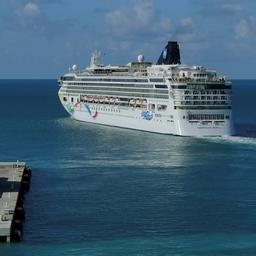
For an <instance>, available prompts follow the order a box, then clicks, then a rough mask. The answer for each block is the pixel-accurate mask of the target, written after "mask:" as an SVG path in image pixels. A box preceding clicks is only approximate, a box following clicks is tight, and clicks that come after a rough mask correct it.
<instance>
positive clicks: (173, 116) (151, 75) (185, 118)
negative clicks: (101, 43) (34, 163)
mask: <svg viewBox="0 0 256 256" xmlns="http://www.w3.org/2000/svg"><path fill="white" fill-rule="evenodd" d="M59 84H60V87H61V88H60V90H59V98H60V101H61V103H62V105H63V106H64V108H65V109H66V111H67V112H68V113H69V114H70V115H71V116H72V117H73V118H74V119H76V120H79V121H84V122H90V123H95V124H104V125H109V126H117V127H124V128H130V129H137V130H142V131H149V132H155V133H162V134H174V135H181V136H223V135H233V134H234V127H233V118H232V101H231V93H232V92H231V83H230V81H228V80H226V78H225V77H224V76H220V75H218V74H217V73H216V71H212V70H208V69H206V68H205V67H202V66H188V65H183V64H181V62H180V51H179V45H178V43H177V42H168V44H167V46H166V47H165V49H164V50H163V51H162V53H161V55H160V57H159V59H158V61H157V63H156V64H152V63H150V62H145V61H144V56H143V55H139V56H138V61H136V62H130V63H128V64H127V65H123V66H112V65H108V66H104V65H101V64H100V53H99V52H95V53H93V55H92V57H91V63H90V66H89V67H87V68H86V69H84V70H77V67H76V65H74V66H73V67H72V69H71V70H70V72H69V73H67V74H65V75H63V76H62V77H61V78H60V80H59Z"/></svg>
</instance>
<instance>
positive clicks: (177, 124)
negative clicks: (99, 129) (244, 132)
mask: <svg viewBox="0 0 256 256" xmlns="http://www.w3.org/2000/svg"><path fill="white" fill-rule="evenodd" d="M85 105H86V107H85ZM64 107H65V109H66V110H67V112H68V113H69V114H70V115H71V116H72V117H73V118H74V119H76V120H78V121H82V122H89V123H94V124H102V125H108V126H115V127H121V128H128V129H135V130H141V131H148V132H154V133H161V134H172V135H180V136H200V137H201V136H230V135H233V134H234V128H233V125H232V124H233V122H232V117H229V119H228V120H225V121H223V122H216V121H209V122H208V123H203V122H189V121H188V120H187V119H186V118H185V119H184V118H183V116H186V115H187V111H173V113H172V115H173V119H170V113H169V114H168V113H167V114H166V113H165V115H161V114H156V113H152V115H153V117H152V119H151V120H146V119H145V118H143V117H142V115H141V112H142V111H141V109H136V108H132V107H130V108H122V107H119V106H115V105H104V104H90V103H89V104H88V103H86V104H85V103H79V104H77V105H76V106H75V107H73V108H72V110H71V109H70V106H69V107H67V105H66V106H65V105H64ZM88 108H89V109H90V110H89V111H88ZM175 112H176V113H175ZM200 113H202V111H201V112H200ZM211 113H214V112H213V111H211ZM218 113H219V112H218ZM226 114H229V115H230V111H227V113H226ZM160 115H161V116H160Z"/></svg>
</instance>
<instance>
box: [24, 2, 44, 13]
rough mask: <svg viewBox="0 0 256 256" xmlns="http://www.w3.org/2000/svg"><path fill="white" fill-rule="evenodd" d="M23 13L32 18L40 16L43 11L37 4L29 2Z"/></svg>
mask: <svg viewBox="0 0 256 256" xmlns="http://www.w3.org/2000/svg"><path fill="white" fill-rule="evenodd" d="M23 12H24V14H26V15H31V16H32V15H39V14H40V12H41V11H40V8H39V6H38V5H37V4H35V3H32V2H29V3H27V4H26V5H25V6H24V9H23Z"/></svg>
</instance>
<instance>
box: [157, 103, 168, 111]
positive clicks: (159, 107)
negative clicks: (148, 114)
mask: <svg viewBox="0 0 256 256" xmlns="http://www.w3.org/2000/svg"><path fill="white" fill-rule="evenodd" d="M166 109H167V106H166V105H160V104H159V105H157V110H158V111H165V110H166Z"/></svg>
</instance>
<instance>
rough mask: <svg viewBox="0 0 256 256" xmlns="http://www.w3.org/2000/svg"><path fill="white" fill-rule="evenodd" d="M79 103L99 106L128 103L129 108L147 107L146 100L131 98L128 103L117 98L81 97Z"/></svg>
mask: <svg viewBox="0 0 256 256" xmlns="http://www.w3.org/2000/svg"><path fill="white" fill-rule="evenodd" d="M81 101H83V102H88V103H99V104H116V105H118V104H120V103H128V104H129V105H130V106H147V100H146V99H136V98H132V99H130V100H129V101H122V100H120V98H118V97H107V96H90V95H85V96H81Z"/></svg>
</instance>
